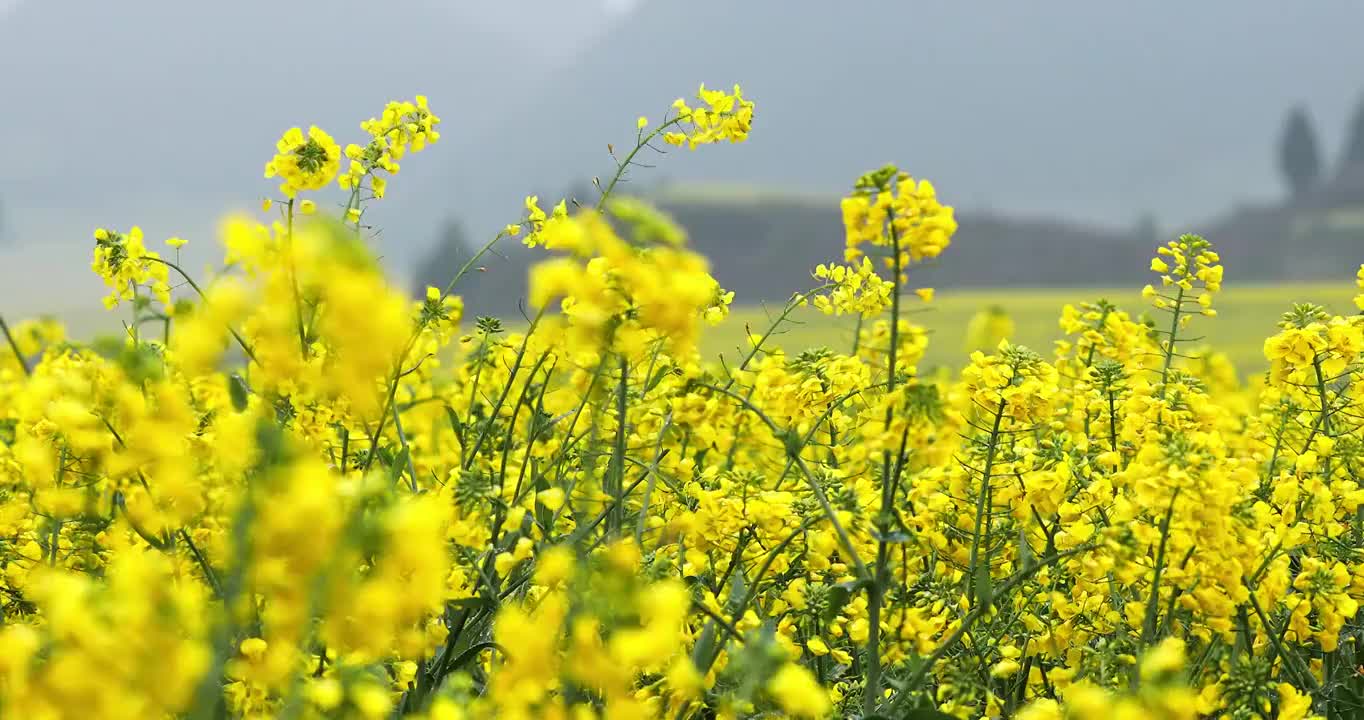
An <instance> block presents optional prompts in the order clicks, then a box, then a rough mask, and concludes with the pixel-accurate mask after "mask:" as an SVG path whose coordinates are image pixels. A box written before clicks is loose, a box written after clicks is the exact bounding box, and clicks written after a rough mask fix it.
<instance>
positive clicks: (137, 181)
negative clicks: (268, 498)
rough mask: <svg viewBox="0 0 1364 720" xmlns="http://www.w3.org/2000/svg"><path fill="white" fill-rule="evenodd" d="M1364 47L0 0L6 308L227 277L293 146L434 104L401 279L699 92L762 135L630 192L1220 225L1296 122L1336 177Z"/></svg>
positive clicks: (902, 23)
mask: <svg viewBox="0 0 1364 720" xmlns="http://www.w3.org/2000/svg"><path fill="white" fill-rule="evenodd" d="M1360 27H1364V3H1360V2H1358V1H1357V0H1314V1H1313V2H1309V3H1299V4H1293V5H1286V4H1284V3H1282V2H1278V1H1277V0H1200V2H1195V3H1189V2H1183V1H1182V0H1150V1H1149V2H1144V3H1118V2H1114V3H1105V2H1098V3H1096V2H1092V0H1048V2H1042V3H971V4H966V3H942V2H927V1H924V2H919V1H917V0H864V1H862V2H857V3H829V2H822V1H814V0H812V1H811V2H808V3H807V2H791V1H790V0H746V1H745V2H728V1H727V0H640V1H637V2H628V1H627V0H580V1H578V2H565V1H563V0H519V1H512V0H478V1H475V0H447V1H445V2H442V1H441V0H388V1H387V2H384V3H375V2H372V0H233V1H232V2H186V1H185V0H23V1H22V2H20V3H18V4H17V5H16V3H15V1H14V0H0V100H3V101H4V102H5V103H6V106H7V107H8V108H18V109H19V111H18V112H14V111H7V112H5V113H0V157H3V158H4V161H3V162H0V224H3V226H4V229H3V230H0V232H6V235H5V240H0V243H3V242H5V241H7V242H8V243H9V244H8V246H0V307H7V306H14V305H16V304H19V303H20V302H21V300H20V298H24V297H30V296H33V295H34V294H35V292H34V290H35V289H37V288H41V289H43V290H47V291H52V290H55V289H58V288H64V287H70V288H73V290H71V291H70V292H67V293H66V295H68V296H71V297H72V298H73V300H78V301H79V302H81V303H89V302H91V301H95V300H97V297H98V294H97V292H96V293H91V292H90V282H91V278H88V277H86V276H88V275H89V272H88V267H87V266H88V252H89V232H90V230H91V228H93V227H95V226H97V225H110V226H115V227H125V228H126V227H127V226H130V225H133V224H140V225H142V226H143V227H144V228H146V229H147V231H148V235H149V236H150V237H152V238H154V239H155V238H164V237H167V236H170V235H182V236H186V237H189V238H190V239H191V246H190V249H189V250H188V252H189V255H188V257H189V258H191V259H192V260H193V262H195V263H199V262H206V261H209V260H212V259H214V257H215V256H216V255H217V252H216V249H215V241H214V238H213V237H212V236H213V228H214V226H215V224H216V221H217V218H218V217H220V216H221V215H222V214H223V213H224V212H226V211H228V210H231V209H233V208H250V207H252V206H254V205H255V203H256V202H258V199H259V197H260V196H261V195H263V194H265V193H268V192H270V191H271V190H272V184H271V183H269V182H267V181H265V180H263V179H262V178H261V168H262V166H263V164H264V162H265V161H266V160H267V159H268V155H269V153H270V152H271V148H272V146H273V143H274V141H275V139H276V138H277V137H278V136H279V133H280V132H281V131H282V130H284V129H285V128H287V127H289V126H291V125H303V126H306V125H307V124H309V123H313V122H316V123H318V124H319V125H322V126H324V127H326V128H328V129H329V130H330V131H331V132H332V133H333V134H334V135H336V136H337V138H338V140H340V141H341V142H343V143H344V142H347V141H350V140H353V139H355V138H356V136H357V135H358V128H357V123H358V122H359V121H360V120H361V119H363V118H365V117H368V116H370V115H372V114H374V113H375V112H376V111H377V110H378V108H379V107H381V106H382V103H383V101H384V100H386V99H389V98H393V97H410V96H411V95H412V94H415V93H418V92H422V93H425V94H427V95H429V96H430V97H431V102H432V105H433V106H434V107H435V108H436V109H437V111H438V112H439V113H440V114H441V115H442V116H443V117H444V118H445V124H444V125H443V127H442V129H443V132H444V134H445V139H444V140H443V141H442V142H441V143H440V144H439V145H437V146H435V147H433V148H432V149H431V150H430V151H429V152H427V153H424V154H423V155H422V156H419V157H413V158H410V159H409V160H408V161H407V162H405V163H404V168H403V174H402V175H401V176H400V177H398V178H396V179H395V180H394V181H393V183H392V185H391V195H392V197H391V199H386V200H385V201H384V202H383V203H382V205H381V206H379V207H376V210H375V215H374V217H375V218H376V221H377V222H379V223H380V224H382V225H383V226H384V227H385V229H386V235H385V238H384V242H386V243H388V244H387V245H386V246H385V247H384V248H383V250H382V251H383V253H384V254H385V256H386V257H388V258H391V259H392V260H393V261H394V265H393V266H392V267H393V269H394V270H395V271H396V272H398V273H403V272H405V271H406V270H407V269H408V267H410V263H411V262H412V261H413V260H414V259H415V258H416V257H418V256H419V254H420V253H421V252H422V251H423V250H424V249H425V247H427V246H428V245H429V244H430V242H431V241H432V240H433V239H434V236H435V233H436V232H437V229H438V228H439V226H440V224H441V223H442V222H443V221H444V220H446V219H447V218H452V217H453V218H459V219H461V220H463V221H465V222H466V223H467V224H468V225H469V226H470V227H471V231H472V232H473V233H474V234H475V236H478V237H483V236H484V234H485V232H486V231H488V230H490V229H492V228H496V227H499V226H500V225H501V224H502V223H504V222H506V221H508V220H512V219H515V218H514V214H515V212H516V211H517V208H518V206H519V205H520V200H521V198H522V197H523V196H524V195H526V194H529V193H533V192H534V193H539V194H541V195H542V196H557V194H559V193H562V192H564V191H565V190H566V189H567V187H568V186H569V185H570V184H572V183H575V182H576V183H581V182H583V181H586V180H587V179H589V178H590V177H592V176H593V175H598V174H603V173H604V172H606V171H609V169H610V159H609V158H608V157H607V156H606V153H605V151H604V149H605V146H606V144H607V143H608V142H614V143H616V144H617V145H620V144H623V143H624V142H628V141H629V139H630V137H631V135H632V133H633V124H634V118H635V117H637V116H638V115H640V114H645V115H649V116H650V117H657V116H659V115H661V113H662V112H663V111H664V110H666V108H667V106H668V103H669V102H670V101H671V99H672V98H673V97H676V96H677V95H679V94H688V93H690V92H692V91H693V90H694V88H695V86H696V85H697V84H698V83H700V82H703V81H704V82H707V83H709V84H711V85H728V84H730V83H733V82H742V83H743V84H744V87H745V89H746V90H748V91H749V93H750V94H751V95H752V96H753V97H754V98H756V100H757V102H758V118H757V122H756V123H755V128H754V133H753V138H752V140H751V141H750V142H749V143H748V144H746V145H745V146H742V147H737V148H716V149H713V150H712V151H710V152H699V151H698V152H697V153H695V154H691V153H680V154H678V153H674V154H673V155H671V156H669V157H667V158H664V159H662V160H661V161H660V163H659V168H658V169H656V170H649V171H644V172H641V173H640V174H639V176H638V177H637V180H638V182H639V184H637V185H634V186H632V187H643V186H644V184H646V183H649V182H657V181H660V180H665V179H666V180H669V181H678V182H728V183H740V184H747V185H761V186H764V187H767V188H770V189H773V190H783V189H789V190H796V191H801V192H814V193H826V194H834V193H837V192H840V191H842V190H843V189H844V188H846V186H847V184H848V183H849V181H850V179H851V178H853V177H855V176H856V174H857V173H859V172H861V171H863V170H866V169H868V168H871V167H875V166H878V165H880V164H882V163H884V162H887V161H895V162H898V163H899V164H901V165H902V166H903V167H905V168H907V169H909V170H910V171H911V172H914V173H916V174H921V175H926V176H928V177H931V178H933V179H934V180H935V182H937V184H938V185H939V187H940V190H941V192H942V193H943V194H944V196H945V197H946V198H948V199H949V200H950V201H951V202H953V203H955V204H957V205H958V206H959V207H960V208H962V209H963V210H965V211H971V210H981V209H992V210H997V211H1000V212H1005V213H1014V214H1026V215H1030V216H1047V217H1060V218H1064V219H1069V220H1074V221H1077V222H1088V223H1099V224H1106V225H1111V226H1126V225H1130V224H1131V223H1134V222H1135V221H1136V219H1137V218H1138V217H1139V216H1140V215H1142V214H1144V213H1148V212H1149V213H1153V214H1154V215H1155V216H1156V217H1157V218H1158V219H1159V221H1160V223H1161V225H1162V226H1163V227H1167V228H1169V227H1172V226H1177V227H1181V228H1189V229H1196V224H1197V223H1198V222H1199V221H1201V220H1203V219H1206V218H1208V217H1210V216H1214V215H1217V214H1219V213H1222V212H1224V211H1226V210H1227V209H1229V208H1231V207H1233V206H1235V205H1237V204H1239V203H1244V202H1272V201H1274V200H1275V199H1276V198H1277V196H1278V195H1279V193H1280V192H1281V187H1280V184H1279V179H1278V177H1277V175H1276V171H1275V168H1274V157H1273V152H1274V142H1275V140H1276V137H1277V134H1278V132H1279V128H1280V127H1281V123H1282V120H1283V117H1284V114H1285V113H1286V112H1287V110H1288V108H1289V107H1290V106H1291V105H1293V104H1296V103H1302V104H1304V105H1306V106H1307V108H1308V110H1309V112H1310V114H1311V116H1312V118H1313V119H1314V121H1315V123H1316V128H1317V131H1318V133H1319V137H1320V140H1321V142H1322V147H1323V150H1324V153H1325V157H1326V159H1327V161H1328V162H1330V161H1333V159H1334V156H1335V154H1336V153H1337V152H1338V150H1339V147H1340V144H1341V142H1342V139H1341V138H1342V135H1343V129H1344V127H1345V124H1346V122H1347V119H1348V117H1349V115H1350V113H1351V111H1352V109H1353V107H1354V106H1355V104H1356V103H1357V102H1358V101H1359V99H1360V94H1361V92H1364V43H1360V42H1358V32H1359V31H1358V28H1360ZM304 31H306V34H304ZM35 268H37V269H38V271H35ZM96 290H97V288H96ZM44 294H51V293H50V292H49V293H44Z"/></svg>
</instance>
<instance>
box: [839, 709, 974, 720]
mask: <svg viewBox="0 0 1364 720" xmlns="http://www.w3.org/2000/svg"><path fill="white" fill-rule="evenodd" d="M862 720H892V718H891V716H889V715H880V714H876V713H873V714H871V715H865V716H863V718H862ZM894 720H957V719H956V718H955V717H953V716H951V715H948V714H947V713H945V712H940V711H938V710H930V709H928V708H915V709H914V710H906V711H905V712H904V713H903V714H901V715H900V716H898V718H895V719H894Z"/></svg>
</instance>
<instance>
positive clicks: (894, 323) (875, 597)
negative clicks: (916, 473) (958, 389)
mask: <svg viewBox="0 0 1364 720" xmlns="http://www.w3.org/2000/svg"><path fill="white" fill-rule="evenodd" d="M886 226H887V227H888V228H889V231H890V241H891V263H890V264H891V279H890V281H891V288H892V289H891V294H890V348H889V349H888V350H887V360H886V373H887V376H888V377H887V390H886V392H887V394H888V395H894V394H895V373H896V370H897V368H896V362H897V357H896V354H897V351H898V350H899V345H900V234H899V233H898V232H896V230H895V211H894V210H892V209H890V208H887V209H886ZM894 415H895V411H894V406H893V404H891V405H888V406H887V407H886V420H885V427H886V429H887V430H889V429H890V423H891V420H893V419H894ZM896 468H897V471H898V468H899V463H898V462H897V463H896ZM890 469H891V463H890V450H889V449H887V450H886V451H885V452H884V453H882V457H881V511H880V513H879V514H878V515H877V539H876V566H875V568H874V569H873V571H872V573H873V575H872V581H871V584H870V585H868V587H867V624H868V627H867V649H866V652H865V653H864V655H866V661H867V678H866V684H865V687H864V690H863V693H862V714H863V715H871V714H872V711H873V710H875V708H876V701H877V700H878V699H880V697H881V604H882V603H883V602H884V599H885V590H886V588H885V584H886V579H887V575H888V573H887V572H886V554H887V551H888V549H889V545H888V544H887V543H886V533H888V532H890V521H889V517H890V514H891V511H892V509H893V508H892V506H893V504H894V501H895V493H894V487H895V484H896V483H895V482H892V479H891V477H890Z"/></svg>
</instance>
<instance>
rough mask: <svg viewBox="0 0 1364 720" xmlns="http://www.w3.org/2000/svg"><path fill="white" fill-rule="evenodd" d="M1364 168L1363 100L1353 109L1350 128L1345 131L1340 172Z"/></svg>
mask: <svg viewBox="0 0 1364 720" xmlns="http://www.w3.org/2000/svg"><path fill="white" fill-rule="evenodd" d="M1357 167H1364V99H1360V101H1359V105H1358V106H1357V107H1355V114H1354V117H1353V118H1351V119H1350V127H1349V128H1347V129H1346V131H1345V150H1344V152H1343V153H1342V154H1341V156H1340V171H1341V172H1344V171H1346V170H1347V169H1349V168H1357Z"/></svg>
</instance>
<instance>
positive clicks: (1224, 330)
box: [704, 278, 1356, 377]
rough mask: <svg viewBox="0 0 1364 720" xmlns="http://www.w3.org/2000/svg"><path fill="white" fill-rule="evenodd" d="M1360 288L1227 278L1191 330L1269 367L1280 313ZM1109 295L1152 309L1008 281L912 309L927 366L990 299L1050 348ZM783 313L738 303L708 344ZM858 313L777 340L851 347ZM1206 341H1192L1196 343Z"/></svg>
mask: <svg viewBox="0 0 1364 720" xmlns="http://www.w3.org/2000/svg"><path fill="white" fill-rule="evenodd" d="M1355 292H1356V290H1355V289H1354V288H1353V287H1352V286H1351V284H1350V283H1349V282H1348V278H1342V281H1341V282H1340V283H1338V284H1336V283H1330V284H1327V283H1320V284H1292V285H1272V286H1244V285H1243V286H1235V285H1228V286H1227V288H1226V289H1225V290H1224V291H1223V292H1222V293H1221V294H1219V296H1218V299H1217V309H1218V310H1217V311H1218V316H1217V317H1215V318H1195V319H1194V321H1193V325H1192V326H1191V328H1190V329H1189V333H1190V337H1202V338H1204V341H1205V342H1207V343H1209V344H1211V345H1213V346H1214V347H1216V348H1217V349H1218V350H1219V351H1221V352H1225V353H1227V355H1228V356H1230V357H1231V359H1232V362H1234V363H1235V364H1236V368H1237V370H1238V371H1239V372H1241V373H1242V375H1243V377H1244V374H1245V373H1258V372H1261V371H1263V370H1264V369H1265V368H1266V367H1268V363H1267V362H1266V361H1265V358H1264V354H1263V348H1262V346H1263V344H1264V338H1266V337H1269V336H1270V335H1272V334H1273V333H1274V332H1275V323H1277V322H1278V319H1279V316H1280V315H1281V314H1282V313H1284V312H1286V311H1288V310H1289V309H1290V308H1291V307H1292V304H1293V303H1294V302H1313V303H1317V304H1320V305H1323V306H1325V307H1326V309H1327V310H1330V311H1332V312H1336V313H1343V314H1350V313H1351V311H1352V310H1353V305H1352V304H1351V297H1353V295H1354V293H1355ZM1099 298H1106V299H1108V300H1109V301H1110V302H1113V303H1115V304H1117V305H1118V306H1119V307H1120V308H1122V309H1124V310H1127V311H1128V312H1130V313H1134V314H1139V313H1141V312H1144V311H1146V310H1147V309H1149V305H1147V304H1145V303H1143V302H1142V301H1141V298H1140V288H1064V289H1056V288H1050V289H1031V290H1020V289H1007V290H965V291H955V292H954V291H944V292H940V293H938V295H937V297H936V298H934V300H933V302H931V303H927V304H925V303H922V302H920V301H918V300H917V299H914V298H912V296H911V299H910V300H909V305H908V306H907V309H908V313H907V316H908V317H909V318H910V319H911V320H912V321H913V322H915V323H918V324H920V325H922V326H924V327H925V328H927V329H928V330H929V332H930V333H932V339H931V340H930V342H929V346H928V353H927V355H925V357H924V363H923V366H924V367H925V368H927V367H931V366H936V365H946V366H948V367H950V368H953V369H955V368H957V367H960V366H961V365H962V364H963V363H964V362H965V361H966V358H967V355H968V352H967V349H966V346H965V343H966V326H967V324H968V323H969V322H970V320H971V317H972V316H973V315H975V314H976V313H977V312H979V311H981V310H982V309H984V308H986V307H989V306H990V305H999V306H1001V307H1003V308H1005V309H1006V311H1007V312H1008V314H1009V316H1010V317H1011V318H1012V319H1013V322H1014V326H1015V331H1016V332H1015V336H1014V337H1013V338H1011V340H1012V341H1013V342H1015V343H1018V344H1022V345H1027V346H1028V347H1031V348H1033V349H1034V350H1037V351H1038V352H1041V353H1043V354H1044V355H1046V354H1049V353H1050V351H1051V349H1052V347H1053V343H1054V342H1055V341H1056V340H1057V339H1058V338H1059V337H1061V330H1060V328H1059V326H1058V325H1057V321H1058V319H1059V318H1060V317H1061V308H1062V306H1064V305H1065V304H1067V303H1072V304H1078V303H1081V302H1085V301H1093V300H1097V299H1099ZM780 313H781V308H780V307H777V306H773V307H767V308H755V307H744V308H737V307H736V308H735V309H734V311H733V312H732V313H731V315H730V317H729V318H728V319H727V320H726V321H725V322H724V324H722V325H720V326H719V327H716V328H712V329H710V330H709V332H708V333H707V334H706V336H705V339H704V350H705V351H706V354H707V355H709V356H714V355H716V354H717V353H723V354H724V356H725V358H726V359H727V360H728V359H731V358H734V357H736V356H742V351H743V350H744V349H745V348H746V346H745V344H744V334H745V328H746V327H747V328H748V330H749V331H751V332H754V333H758V334H761V333H762V332H764V331H765V330H766V329H767V328H768V327H769V326H770V325H771V321H772V319H775V318H776V317H777V316H778V315H779V314H780ZM855 325H856V320H855V319H852V318H834V317H829V316H825V315H823V314H821V313H819V312H818V311H816V310H814V309H812V308H805V309H802V310H799V311H797V312H794V313H792V314H791V317H790V319H789V321H788V322H786V323H783V325H782V327H781V328H780V329H779V330H778V331H777V333H776V334H775V335H774V336H773V341H774V343H775V345H776V346H780V347H784V348H789V349H793V350H796V349H800V348H808V347H816V346H820V345H824V346H827V347H829V348H831V349H835V350H840V351H844V352H846V351H847V350H848V349H849V348H851V347H852V339H853V329H854V327H855ZM1197 344H1201V343H1190V344H1189V349H1192V348H1193V346H1194V345H1197Z"/></svg>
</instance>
